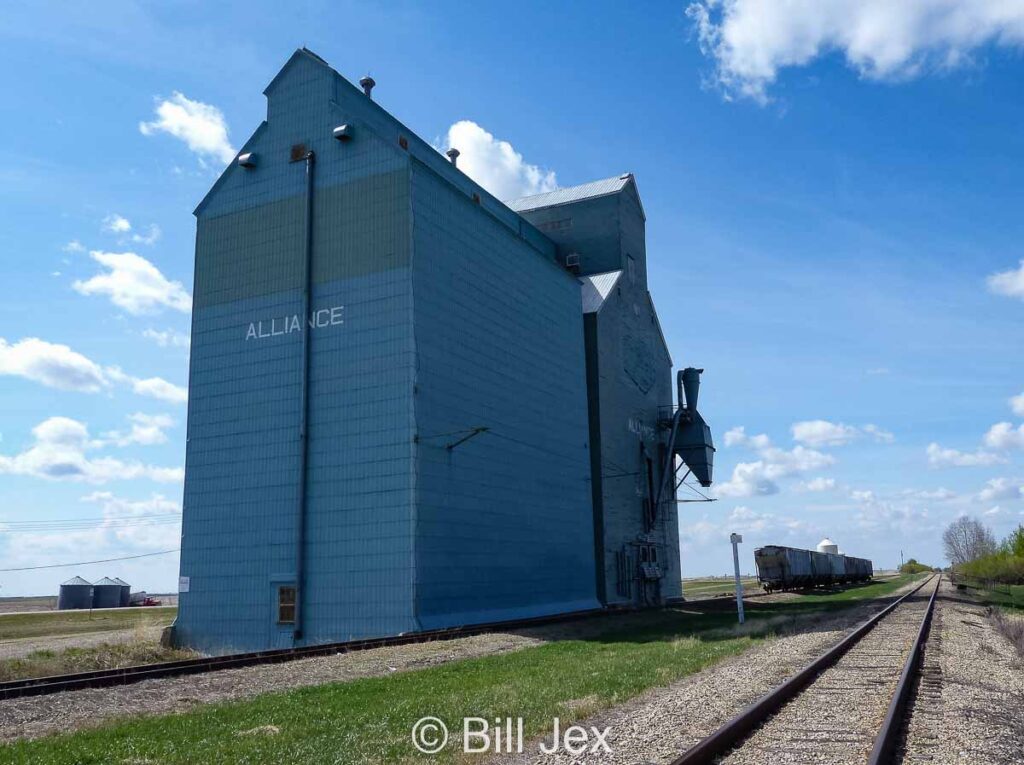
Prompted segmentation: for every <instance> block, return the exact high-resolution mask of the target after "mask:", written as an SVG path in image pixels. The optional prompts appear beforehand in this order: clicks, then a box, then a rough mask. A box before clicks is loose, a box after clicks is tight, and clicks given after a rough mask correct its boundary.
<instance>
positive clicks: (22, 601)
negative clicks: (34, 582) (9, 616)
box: [0, 595, 57, 614]
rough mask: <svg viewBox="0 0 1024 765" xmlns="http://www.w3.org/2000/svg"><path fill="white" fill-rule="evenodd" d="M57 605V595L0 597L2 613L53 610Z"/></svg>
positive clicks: (0, 612)
mask: <svg viewBox="0 0 1024 765" xmlns="http://www.w3.org/2000/svg"><path fill="white" fill-rule="evenodd" d="M56 607H57V596H56V595H38V596H34V597H24V598H0V614H6V613H14V612H16V611H53V610H54V609H55V608H56Z"/></svg>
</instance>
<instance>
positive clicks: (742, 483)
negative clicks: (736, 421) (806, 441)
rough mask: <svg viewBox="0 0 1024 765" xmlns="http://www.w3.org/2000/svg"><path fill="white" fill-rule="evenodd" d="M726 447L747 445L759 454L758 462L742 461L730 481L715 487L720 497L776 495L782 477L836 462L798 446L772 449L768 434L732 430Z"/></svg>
mask: <svg viewBox="0 0 1024 765" xmlns="http://www.w3.org/2000/svg"><path fill="white" fill-rule="evenodd" d="M725 441H726V445H727V446H746V447H749V448H751V449H754V450H755V451H756V452H757V456H758V459H757V460H756V461H755V462H740V463H739V464H737V465H736V467H735V468H733V472H732V476H731V477H730V479H729V480H728V481H725V482H724V483H720V484H718V486H716V487H715V494H717V495H718V496H720V497H755V496H766V495H769V494H777V493H778V492H779V485H778V483H777V481H778V480H779V479H781V478H787V477H790V476H795V475H800V474H801V473H806V472H809V471H811V470H820V469H821V468H823V467H827V466H829V465H832V464H834V463H835V458H834V457H832V456H831V455H829V454H823V453H822V452H819V451H815V450H814V449H808V448H807V447H805V446H796V447H794V448H793V449H791V450H788V451H787V450H785V449H779V448H778V447H775V446H772V444H771V441H770V440H769V438H768V436H767V435H765V434H763V433H762V434H760V435H756V436H748V435H747V434H746V432H745V431H744V429H743V428H741V427H740V428H733V429H732V430H730V431H728V432H727V433H726V434H725Z"/></svg>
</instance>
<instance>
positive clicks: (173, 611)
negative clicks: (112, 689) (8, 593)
mask: <svg viewBox="0 0 1024 765" xmlns="http://www.w3.org/2000/svg"><path fill="white" fill-rule="evenodd" d="M177 613H178V609H177V608H173V607H172V608H164V607H159V606H157V607H151V608H125V609H112V610H108V609H101V610H97V611H92V612H89V611H50V612H46V613H29V614H4V615H3V616H0V641H3V640H15V639H17V638H33V637H56V636H60V635H76V634H81V633H84V632H107V631H110V630H125V629H132V628H133V627H136V626H140V625H141V626H144V627H153V626H159V625H165V624H170V623H171V622H173V621H174V617H175V616H176V615H177Z"/></svg>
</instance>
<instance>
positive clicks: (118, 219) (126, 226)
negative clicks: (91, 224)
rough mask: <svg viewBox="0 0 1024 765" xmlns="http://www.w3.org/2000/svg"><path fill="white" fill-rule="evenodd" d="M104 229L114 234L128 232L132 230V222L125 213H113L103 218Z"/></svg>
mask: <svg viewBox="0 0 1024 765" xmlns="http://www.w3.org/2000/svg"><path fill="white" fill-rule="evenodd" d="M103 230H104V231H109V232H110V233H112V234H127V233H128V232H129V231H131V230H132V224H131V223H130V222H129V221H128V219H127V218H125V217H124V216H123V215H118V214H117V213H111V214H110V215H108V216H107V217H106V218H104V219H103Z"/></svg>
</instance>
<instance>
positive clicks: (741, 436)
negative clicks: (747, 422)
mask: <svg viewBox="0 0 1024 765" xmlns="http://www.w3.org/2000/svg"><path fill="white" fill-rule="evenodd" d="M722 438H723V440H724V441H725V445H726V446H749V447H750V448H751V449H766V448H768V447H769V446H771V440H770V439H769V438H768V436H766V435H765V434H764V433H761V434H760V435H757V436H748V435H747V431H746V428H744V427H743V426H742V425H741V426H739V427H735V428H731V429H729V430H727V431H725V435H724V436H723V437H722Z"/></svg>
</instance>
